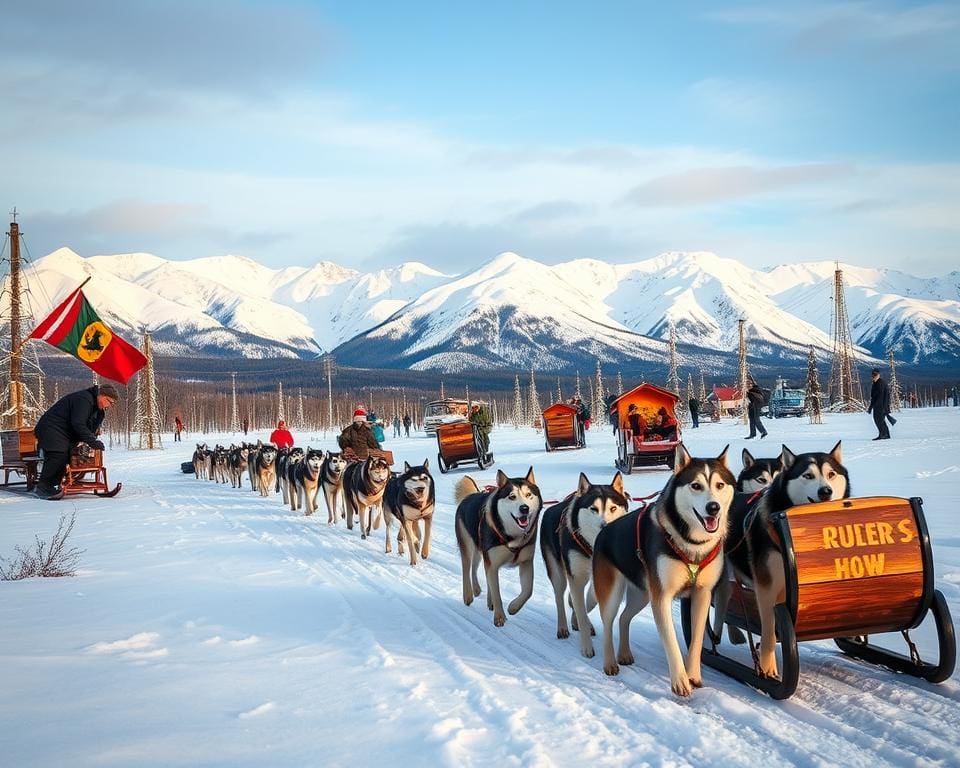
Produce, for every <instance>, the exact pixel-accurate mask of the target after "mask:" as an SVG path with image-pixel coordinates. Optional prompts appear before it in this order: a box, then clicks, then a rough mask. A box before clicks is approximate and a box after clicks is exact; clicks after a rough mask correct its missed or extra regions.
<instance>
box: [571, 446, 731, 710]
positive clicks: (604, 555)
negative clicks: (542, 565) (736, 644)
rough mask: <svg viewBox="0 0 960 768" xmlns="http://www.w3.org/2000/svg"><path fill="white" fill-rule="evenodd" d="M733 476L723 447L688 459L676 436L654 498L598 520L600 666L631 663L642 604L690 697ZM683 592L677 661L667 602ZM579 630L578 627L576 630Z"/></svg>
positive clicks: (676, 683) (674, 678)
mask: <svg viewBox="0 0 960 768" xmlns="http://www.w3.org/2000/svg"><path fill="white" fill-rule="evenodd" d="M734 483H735V479H734V476H733V473H732V472H731V471H730V468H729V467H728V466H727V449H726V448H724V449H723V452H722V453H721V454H720V455H719V456H718V457H717V458H715V459H695V458H693V457H691V456H690V453H689V452H688V451H687V449H686V448H685V447H684V445H683V443H680V444H679V445H678V446H677V448H676V453H675V457H674V468H673V475H672V476H671V477H670V479H669V480H668V481H667V484H666V486H665V487H664V489H663V491H661V493H660V496H659V497H658V498H657V500H656V501H655V502H654V503H653V504H652V505H651V506H650V507H648V508H645V509H638V510H635V511H633V512H631V513H630V514H628V515H625V516H623V517H621V518H619V519H617V520H614V521H613V522H612V523H610V524H609V525H606V526H604V527H603V528H602V529H601V530H600V533H598V534H597V539H596V542H595V543H594V547H593V588H594V590H595V591H596V596H597V602H598V603H599V604H600V617H601V618H602V619H603V671H604V672H605V673H606V674H608V675H615V674H617V673H618V672H619V671H620V666H619V665H620V664H633V653H632V652H631V651H630V620H631V619H632V618H633V617H634V616H636V615H637V613H638V612H639V611H641V610H642V609H643V608H644V607H645V606H646V605H647V603H652V604H653V618H654V621H655V622H656V625H657V632H658V633H659V634H660V642H661V643H662V644H663V650H664V652H665V654H666V656H667V664H668V665H669V668H670V687H671V688H672V689H673V692H674V693H676V694H678V695H680V696H689V695H690V693H691V691H692V690H693V688H694V687H700V685H701V682H700V681H701V676H700V651H701V649H702V648H703V634H704V631H705V629H706V620H707V615H708V614H709V611H710V593H711V592H712V591H713V588H714V586H715V585H716V583H717V581H718V580H719V578H720V576H721V574H722V573H723V540H724V537H725V536H726V533H727V526H728V524H729V519H730V518H729V510H730V504H731V503H732V502H733V495H734ZM624 591H626V595H627V604H626V606H625V607H624V609H623V612H622V613H621V614H620V620H619V625H620V647H619V651H618V653H617V654H616V655H614V651H613V622H614V619H616V617H617V611H618V610H619V609H620V603H621V601H622V599H623V595H624ZM683 595H690V598H691V605H692V612H691V616H692V619H691V621H692V624H691V626H692V628H693V631H692V637H691V642H690V648H689V650H688V652H687V661H686V665H684V661H683V656H682V655H681V653H680V645H679V643H678V642H677V632H676V628H675V627H674V624H673V612H672V609H671V606H672V603H673V600H674V598H676V597H682V596H683ZM581 634H583V632H582V631H581Z"/></svg>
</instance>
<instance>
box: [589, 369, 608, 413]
mask: <svg viewBox="0 0 960 768" xmlns="http://www.w3.org/2000/svg"><path fill="white" fill-rule="evenodd" d="M606 402H607V388H606V387H605V386H604V385H603V371H602V370H601V369H600V360H597V385H596V389H594V391H593V409H592V410H593V418H595V419H599V418H600V415H601V414H602V413H603V412H604V411H605V410H606Z"/></svg>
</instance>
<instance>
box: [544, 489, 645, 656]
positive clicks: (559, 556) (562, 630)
mask: <svg viewBox="0 0 960 768" xmlns="http://www.w3.org/2000/svg"><path fill="white" fill-rule="evenodd" d="M627 511H628V509H627V496H626V493H625V492H624V490H623V477H622V476H621V474H620V473H619V472H617V474H615V475H614V476H613V480H612V481H611V483H610V485H594V484H593V483H591V482H590V480H589V479H587V476H586V475H585V474H584V473H583V472H581V473H580V481H579V484H578V485H577V490H576V493H575V494H574V495H573V496H572V497H571V498H570V499H569V500H565V501H561V502H560V503H559V504H554V505H553V506H552V507H549V508H548V509H547V510H546V511H544V513H543V520H542V521H541V523H540V554H541V555H543V562H544V564H545V565H546V566H547V576H549V577H550V583H551V584H553V594H554V597H555V598H556V601H557V637H558V638H561V639H562V638H565V637H569V636H570V631H569V630H568V629H567V613H566V609H565V607H564V605H563V596H564V593H565V592H566V591H567V588H568V587H569V588H570V602H571V603H572V605H573V618H572V622H573V628H574V629H575V630H578V631H579V632H580V651H581V653H583V655H584V656H586V657H587V658H592V657H593V641H592V640H591V639H590V636H591V635H592V634H593V626H592V625H591V624H590V620H589V619H588V618H587V614H588V613H590V611H591V609H592V608H593V606H594V605H595V604H596V598H595V597H594V594H593V590H592V589H591V590H590V593H589V595H588V596H587V597H586V598H584V590H585V589H586V588H587V586H588V585H589V584H590V577H591V576H592V574H593V569H592V567H591V563H592V561H593V543H594V542H595V541H596V538H597V534H599V533H600V529H601V528H603V526H605V525H606V524H607V523H611V522H613V521H614V520H616V519H617V518H620V517H623V516H624V515H625V514H627Z"/></svg>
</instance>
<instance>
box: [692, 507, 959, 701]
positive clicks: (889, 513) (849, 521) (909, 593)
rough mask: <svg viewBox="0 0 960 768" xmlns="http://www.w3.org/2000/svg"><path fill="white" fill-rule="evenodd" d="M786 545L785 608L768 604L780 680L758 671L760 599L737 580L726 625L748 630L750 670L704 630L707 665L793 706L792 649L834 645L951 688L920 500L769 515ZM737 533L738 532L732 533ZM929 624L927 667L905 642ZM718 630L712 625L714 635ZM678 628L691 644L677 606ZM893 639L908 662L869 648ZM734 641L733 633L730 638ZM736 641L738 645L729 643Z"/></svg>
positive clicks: (950, 632)
mask: <svg viewBox="0 0 960 768" xmlns="http://www.w3.org/2000/svg"><path fill="white" fill-rule="evenodd" d="M772 524H773V528H774V533H775V534H776V536H778V537H779V539H780V541H781V542H782V552H783V570H784V573H783V576H784V583H785V587H786V589H785V600H784V601H783V602H780V603H777V604H776V605H775V606H774V616H775V622H776V640H777V645H778V648H779V657H780V658H779V667H780V675H779V677H772V676H767V675H764V674H762V673H761V672H760V665H759V659H758V657H757V651H756V647H755V646H754V644H753V638H752V635H753V634H756V633H760V632H761V629H762V627H761V621H760V616H759V612H758V609H757V600H756V595H755V593H754V592H753V590H752V589H750V588H749V586H747V585H745V584H742V583H739V582H734V583H733V584H732V589H733V594H732V599H731V600H730V602H729V604H728V607H727V610H726V612H725V614H724V616H723V617H722V620H723V622H724V623H726V624H728V625H732V626H734V627H737V628H739V629H742V630H746V631H747V632H748V637H749V638H750V643H749V649H750V653H751V655H752V657H753V665H752V666H750V665H747V664H743V663H741V662H740V661H737V660H736V659H734V658H732V657H729V656H726V655H724V654H723V653H722V652H721V648H720V645H721V641H722V633H719V632H718V633H714V631H713V630H712V629H710V628H708V631H707V636H708V638H709V640H710V645H709V647H706V648H704V650H703V653H702V656H701V659H702V661H703V663H704V664H706V665H707V666H709V667H712V668H714V669H717V670H719V671H721V672H723V673H725V674H727V675H730V676H731V677H734V678H736V679H738V680H740V681H742V682H744V683H746V684H748V685H751V686H753V687H754V688H757V689H759V690H761V691H763V692H764V693H767V694H768V695H769V696H771V697H772V698H774V699H786V698H789V697H790V696H791V695H793V693H794V692H795V691H796V688H797V684H798V682H799V676H800V655H799V652H798V643H800V642H804V641H809V640H823V639H833V640H834V642H835V643H836V645H837V647H838V648H839V649H840V650H841V651H842V652H843V653H845V654H846V655H848V656H851V657H853V658H858V659H861V660H863V661H867V662H870V663H873V664H878V665H881V666H884V667H887V668H889V669H892V670H894V671H896V672H901V673H904V674H908V675H912V676H914V677H919V678H922V679H924V680H926V681H928V682H931V683H941V682H943V681H945V680H947V679H948V678H949V677H950V676H951V675H952V674H953V671H954V667H955V664H956V637H955V631H954V626H953V622H952V619H951V616H950V609H949V608H948V606H947V602H946V599H945V598H944V596H943V593H941V592H940V590H938V589H935V588H934V583H933V574H934V571H933V553H932V550H931V545H930V536H929V532H928V529H927V524H926V520H925V518H924V515H923V502H922V500H921V499H919V498H916V497H913V498H909V499H904V498H896V497H888V496H877V497H863V498H848V499H837V500H831V501H826V502H820V503H816V504H804V505H801V506H795V507H791V508H789V509H787V510H784V511H779V512H775V513H774V514H773V515H772ZM734 535H736V534H734ZM930 617H932V619H933V622H934V626H935V628H936V634H937V646H938V659H937V661H936V662H931V661H929V660H924V659H923V658H922V657H921V654H920V652H919V651H918V649H917V646H916V644H915V643H914V641H913V640H912V639H911V637H910V631H911V630H914V629H916V628H918V627H919V626H920V625H921V624H922V623H923V622H924V620H925V619H927V618H930ZM717 624H718V622H715V625H714V626H715V627H716V626H717ZM681 625H682V628H683V634H684V638H685V639H686V641H687V643H689V642H690V638H691V631H692V626H691V605H690V601H689V600H688V599H684V600H683V601H682V602H681ZM891 633H899V634H900V635H901V636H902V638H903V640H904V642H905V644H906V647H907V654H903V653H898V652H896V651H893V650H888V649H887V648H884V647H882V646H880V645H877V644H875V643H873V642H871V640H870V637H871V635H883V634H891ZM734 634H736V633H734ZM734 642H736V641H734Z"/></svg>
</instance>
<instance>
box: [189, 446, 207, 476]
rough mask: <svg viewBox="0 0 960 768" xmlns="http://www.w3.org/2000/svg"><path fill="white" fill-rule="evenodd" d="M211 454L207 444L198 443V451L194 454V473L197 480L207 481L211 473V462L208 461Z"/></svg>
mask: <svg viewBox="0 0 960 768" xmlns="http://www.w3.org/2000/svg"><path fill="white" fill-rule="evenodd" d="M209 453H210V451H208V450H207V444H206V443H197V450H195V451H194V452H193V472H194V474H195V475H196V476H197V480H206V479H207V476H208V474H209V471H210V462H209V461H208V460H207V455H208V454H209Z"/></svg>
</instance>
